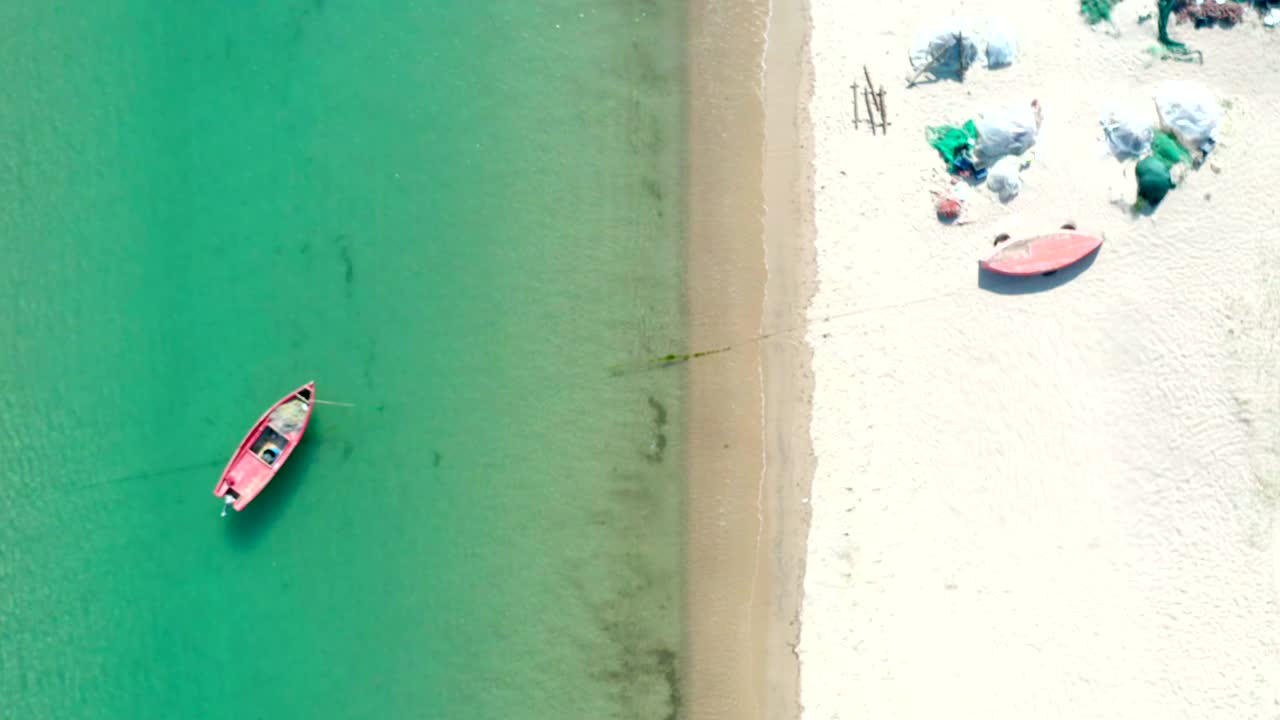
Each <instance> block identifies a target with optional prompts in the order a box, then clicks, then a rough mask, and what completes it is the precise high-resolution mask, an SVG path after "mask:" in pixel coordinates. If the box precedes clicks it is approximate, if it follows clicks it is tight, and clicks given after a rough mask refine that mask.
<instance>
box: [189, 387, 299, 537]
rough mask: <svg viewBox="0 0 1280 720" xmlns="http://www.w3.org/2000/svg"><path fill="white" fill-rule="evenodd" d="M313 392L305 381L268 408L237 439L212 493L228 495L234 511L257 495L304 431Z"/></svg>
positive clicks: (285, 459) (287, 457) (273, 475)
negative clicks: (241, 437) (236, 444)
mask: <svg viewBox="0 0 1280 720" xmlns="http://www.w3.org/2000/svg"><path fill="white" fill-rule="evenodd" d="M315 395H316V384H315V383H314V382H309V383H307V384H306V385H303V386H302V387H300V388H298V389H297V390H294V391H293V392H291V393H289V394H288V395H285V396H284V397H282V398H280V400H279V401H278V402H277V403H276V404H274V405H272V406H271V407H270V408H268V409H267V411H266V412H265V413H263V414H262V417H260V418H258V422H256V423H254V425H253V429H251V430H250V431H249V433H248V434H247V435H245V436H244V440H242V441H240V447H238V448H236V451H235V454H233V455H232V456H231V460H230V462H228V463H227V467H226V469H224V470H223V471H222V477H221V478H220V479H219V480H218V484H217V485H215V486H214V488H213V494H214V495H216V496H217V497H220V498H223V499H224V501H226V500H227V498H230V504H231V506H232V507H234V508H235V509H236V511H237V512H239V511H240V510H243V509H244V507H245V506H246V505H248V504H249V503H250V502H251V501H252V500H253V499H254V498H255V497H257V496H258V493H260V492H262V489H263V488H265V487H266V486H267V483H269V482H271V479H272V478H274V477H275V476H276V473H278V472H280V468H281V467H284V464H285V461H287V460H288V459H289V456H290V455H292V454H293V450H294V448H296V447H297V446H298V441H299V440H301V439H302V435H303V433H305V432H306V431H307V425H308V424H309V423H310V421H311V411H312V409H313V408H314V407H315Z"/></svg>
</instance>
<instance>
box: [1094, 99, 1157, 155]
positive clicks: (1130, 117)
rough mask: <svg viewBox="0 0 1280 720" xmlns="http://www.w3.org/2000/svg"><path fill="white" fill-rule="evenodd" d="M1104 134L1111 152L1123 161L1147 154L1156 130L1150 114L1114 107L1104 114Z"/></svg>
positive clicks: (1102, 120)
mask: <svg viewBox="0 0 1280 720" xmlns="http://www.w3.org/2000/svg"><path fill="white" fill-rule="evenodd" d="M1101 122H1102V132H1103V133H1104V134H1105V135H1106V136H1107V144H1108V145H1110V146H1111V152H1112V153H1113V154H1114V155H1115V156H1116V157H1118V158H1120V159H1121V160H1123V159H1125V158H1137V157H1142V156H1143V155H1146V154H1147V151H1148V150H1150V149H1151V141H1152V140H1153V139H1154V138H1155V130H1154V129H1153V128H1152V127H1151V126H1152V122H1151V116H1150V114H1149V113H1144V112H1141V111H1139V110H1137V109H1135V108H1129V107H1112V108H1110V109H1108V110H1106V111H1105V112H1103V113H1102V119H1101Z"/></svg>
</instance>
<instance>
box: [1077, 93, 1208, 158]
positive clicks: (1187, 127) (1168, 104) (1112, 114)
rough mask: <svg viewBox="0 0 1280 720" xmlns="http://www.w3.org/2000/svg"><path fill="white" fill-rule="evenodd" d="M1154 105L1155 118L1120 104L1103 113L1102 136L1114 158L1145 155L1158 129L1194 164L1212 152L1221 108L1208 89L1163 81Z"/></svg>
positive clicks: (1156, 94) (1147, 112) (1147, 113)
mask: <svg viewBox="0 0 1280 720" xmlns="http://www.w3.org/2000/svg"><path fill="white" fill-rule="evenodd" d="M1155 105H1156V112H1155V114H1154V115H1153V114H1152V113H1151V112H1150V111H1145V112H1144V111H1142V110H1140V109H1137V108H1133V107H1126V106H1124V105H1122V104H1115V105H1112V106H1110V107H1108V108H1107V109H1106V110H1105V111H1103V113H1102V117H1101V118H1100V122H1101V123H1102V132H1103V133H1104V134H1105V135H1106V137H1107V144H1108V145H1110V146H1111V152H1112V153H1113V154H1114V155H1115V156H1116V157H1118V158H1120V159H1121V160H1124V159H1126V158H1137V157H1142V156H1143V155H1146V154H1147V152H1149V151H1150V150H1151V141H1152V139H1154V137H1155V130H1156V129H1157V128H1161V129H1164V130H1167V131H1168V132H1170V133H1173V135H1174V137H1176V138H1177V139H1178V142H1179V143H1181V144H1182V146H1183V147H1185V148H1186V149H1187V150H1188V151H1189V152H1191V154H1192V155H1193V156H1194V157H1195V158H1196V160H1197V161H1200V160H1203V159H1204V156H1205V155H1208V154H1209V152H1210V151H1211V150H1213V148H1214V146H1215V145H1216V144H1217V142H1218V129H1219V128H1220V127H1221V125H1222V106H1221V105H1219V104H1218V101H1217V99H1216V98H1214V96H1213V93H1212V92H1210V91H1209V89H1208V88H1207V87H1205V86H1204V85H1201V84H1200V83H1198V82H1193V81H1188V80H1168V81H1165V82H1163V83H1161V84H1160V85H1158V86H1156V90H1155Z"/></svg>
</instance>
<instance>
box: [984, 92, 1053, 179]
mask: <svg viewBox="0 0 1280 720" xmlns="http://www.w3.org/2000/svg"><path fill="white" fill-rule="evenodd" d="M973 124H974V126H975V127H976V128H977V130H978V147H977V161H978V164H979V165H980V166H984V167H986V166H991V165H994V164H995V162H996V161H997V160H999V159H1000V158H1002V157H1004V156H1006V155H1021V154H1022V153H1024V152H1026V151H1027V150H1028V149H1030V148H1031V146H1032V145H1035V144H1036V133H1038V132H1039V131H1040V110H1039V107H1038V106H1037V105H1036V104H1035V103H1034V102H1029V103H1025V104H1018V105H1013V106H1011V107H1007V108H997V109H995V110H992V111H991V112H984V113H982V114H981V115H980V116H978V119H976V120H974V122H973Z"/></svg>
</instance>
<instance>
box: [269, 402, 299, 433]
mask: <svg viewBox="0 0 1280 720" xmlns="http://www.w3.org/2000/svg"><path fill="white" fill-rule="evenodd" d="M306 421H307V404H306V403H304V402H302V401H301V400H297V399H294V400H290V401H289V402H287V403H285V404H283V405H281V406H280V407H278V408H276V409H275V410H272V411H271V419H270V423H271V427H273V428H275V429H276V432H281V433H291V432H297V431H298V430H300V429H302V424H303V423H304V422H306Z"/></svg>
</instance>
